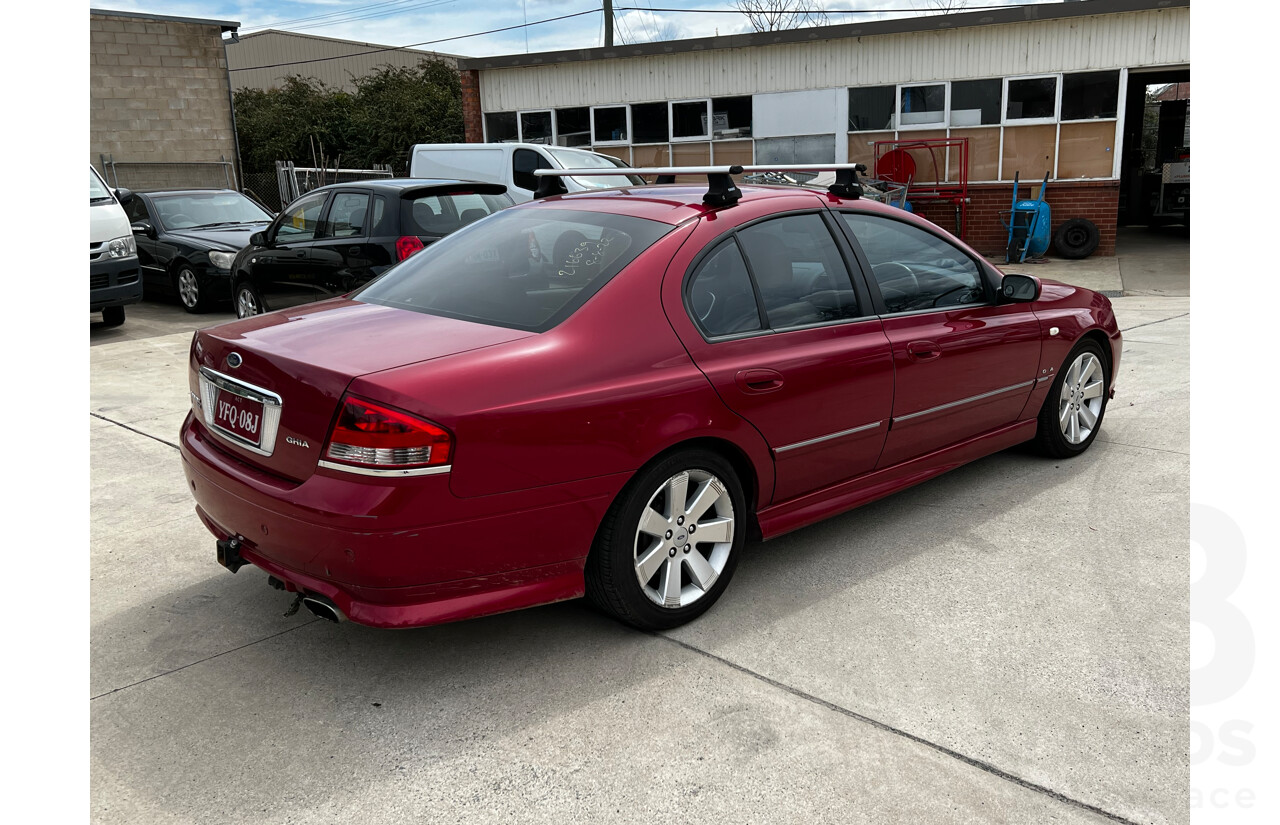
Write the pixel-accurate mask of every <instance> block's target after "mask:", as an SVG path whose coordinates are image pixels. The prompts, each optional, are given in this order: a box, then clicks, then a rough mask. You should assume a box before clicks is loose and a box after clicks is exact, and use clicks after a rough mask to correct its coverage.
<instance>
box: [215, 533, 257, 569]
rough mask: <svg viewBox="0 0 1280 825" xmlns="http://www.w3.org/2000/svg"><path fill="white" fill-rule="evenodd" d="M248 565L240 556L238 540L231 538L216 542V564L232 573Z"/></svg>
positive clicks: (234, 537)
mask: <svg viewBox="0 0 1280 825" xmlns="http://www.w3.org/2000/svg"><path fill="white" fill-rule="evenodd" d="M248 563H249V562H247V561H245V560H244V559H243V558H242V557H241V556H240V539H239V538H237V537H236V536H232V537H231V538H229V539H220V540H219V541H218V564H220V565H222V566H223V567H225V568H227V569H228V570H230V571H231V572H232V573H234V572H236V571H237V570H239V569H240V568H241V567H244V566H245V565H246V564H248Z"/></svg>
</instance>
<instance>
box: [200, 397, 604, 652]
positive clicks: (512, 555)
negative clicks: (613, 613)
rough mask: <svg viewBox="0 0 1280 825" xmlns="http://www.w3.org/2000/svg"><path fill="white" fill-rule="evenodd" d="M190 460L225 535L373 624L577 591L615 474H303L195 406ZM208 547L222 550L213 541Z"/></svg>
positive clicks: (292, 584)
mask: <svg viewBox="0 0 1280 825" xmlns="http://www.w3.org/2000/svg"><path fill="white" fill-rule="evenodd" d="M181 450H182V457H183V471H184V473H185V475H186V478H187V483H188V487H189V489H190V490H191V492H192V495H193V496H194V497H195V500H196V504H197V507H196V512H197V514H198V515H199V516H200V518H201V520H202V521H203V522H204V524H205V526H206V527H207V528H208V529H209V531H210V532H211V533H212V534H213V535H214V536H215V537H216V538H218V539H227V538H233V537H237V538H239V540H240V546H241V550H240V554H241V556H242V557H243V558H244V559H245V560H246V561H248V562H250V563H252V564H254V565H255V566H257V567H260V568H262V569H263V570H266V571H268V572H270V573H271V574H272V575H273V576H275V577H276V578H278V579H280V580H281V581H283V582H285V584H286V587H288V588H289V589H292V590H298V591H302V592H309V593H313V594H319V595H322V596H325V597H327V598H328V599H330V600H331V601H332V602H333V603H334V604H335V605H336V606H337V607H338V609H339V610H341V611H342V613H343V615H344V616H346V617H347V618H349V619H351V620H352V621H355V622H358V623H360V624H367V625H372V626H375V627H413V626H420V625H427V624H436V623H439V622H446V621H453V620H456V619H463V618H470V617H475V616H481V615H486V614H489V613H497V612H502V611H505V610H514V609H517V608H520V607H528V606H532V605H536V604H544V603H548V602H553V601H559V600H562V599H569V598H575V597H577V596H580V595H582V593H583V577H582V570H583V564H584V561H585V557H586V555H587V553H588V551H589V550H590V548H591V543H592V541H593V540H594V537H595V532H596V528H597V527H598V525H599V524H600V521H601V519H603V517H604V513H605V511H606V510H607V508H608V506H609V504H610V503H611V502H612V500H613V497H614V495H615V494H616V492H617V490H618V489H619V488H620V487H621V485H622V484H623V483H624V482H625V478H619V477H616V476H610V477H605V478H602V479H590V480H587V481H582V482H573V483H570V484H564V485H556V486H555V487H554V488H546V487H543V488H535V489H532V490H526V491H521V492H518V493H507V494H502V495H498V496H484V497H478V498H470V499H460V498H456V497H454V496H453V495H452V493H451V492H450V490H449V477H448V476H447V475H436V476H422V477H418V478H412V479H394V480H383V479H373V478H369V477H365V476H356V475H351V476H348V474H346V473H341V472H335V471H331V470H317V471H316V473H315V474H314V475H312V476H311V477H310V478H309V479H307V480H306V481H304V482H302V483H301V484H293V483H288V482H284V481H283V480H281V479H274V478H273V477H270V476H266V474H263V473H261V472H260V471H257V470H255V469H253V468H250V467H248V466H247V465H243V464H241V463H239V462H238V461H237V460H236V459H235V458H234V457H232V456H230V455H229V454H228V453H226V452H224V451H223V450H221V449H220V448H219V445H218V442H217V441H216V436H213V435H212V434H210V433H209V432H208V431H207V430H205V429H204V427H203V424H201V423H200V422H199V421H197V420H195V419H194V418H193V417H192V416H188V418H187V422H186V423H185V424H184V425H183V429H182V438H181ZM209 551H210V556H213V554H214V548H213V547H212V546H211V547H210V548H209Z"/></svg>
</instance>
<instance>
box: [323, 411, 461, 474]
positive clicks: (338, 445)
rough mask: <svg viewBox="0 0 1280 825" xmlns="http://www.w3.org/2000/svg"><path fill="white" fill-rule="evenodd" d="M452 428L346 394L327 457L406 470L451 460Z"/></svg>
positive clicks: (376, 466)
mask: <svg viewBox="0 0 1280 825" xmlns="http://www.w3.org/2000/svg"><path fill="white" fill-rule="evenodd" d="M452 452H453V436H452V435H450V434H449V431H448V430H446V429H444V428H443V427H440V426H438V425H436V424H433V423H431V422H430V421H427V420H425V419H422V418H418V417H416V416H413V415H410V414H409V413H406V412H402V411H400V410H395V409H392V408H390V407H384V406H382V405H381V404H375V403H373V402H372V401H365V400H364V399H361V398H352V397H350V396H348V397H346V398H344V399H343V401H342V411H341V412H340V413H339V414H338V420H337V423H335V424H334V425H333V432H332V433H330V434H329V445H328V447H326V448H325V458H327V459H329V460H331V461H336V462H339V463H341V464H350V465H352V466H355V467H368V468H371V469H384V470H406V469H412V468H415V467H419V468H420V467H441V466H444V465H446V464H448V463H449V456H450V454H451V453H452Z"/></svg>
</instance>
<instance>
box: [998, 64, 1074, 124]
mask: <svg viewBox="0 0 1280 825" xmlns="http://www.w3.org/2000/svg"><path fill="white" fill-rule="evenodd" d="M1046 78H1052V79H1053V88H1054V94H1053V115H1052V116H1051V117H1017V118H1010V117H1009V82H1010V81H1014V80H1043V79H1046ZM1061 112H1062V73H1061V72H1049V73H1046V74H1023V75H1013V76H1011V77H1006V78H1005V79H1004V89H1003V90H1002V91H1001V93H1000V125H1001V126H1040V125H1044V124H1049V123H1057V122H1058V115H1059V114H1060V113H1061Z"/></svg>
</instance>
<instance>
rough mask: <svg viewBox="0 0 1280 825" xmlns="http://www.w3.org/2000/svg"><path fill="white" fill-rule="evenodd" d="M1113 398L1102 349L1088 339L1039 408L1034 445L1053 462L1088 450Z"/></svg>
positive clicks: (1060, 371) (1075, 351)
mask: <svg viewBox="0 0 1280 825" xmlns="http://www.w3.org/2000/svg"><path fill="white" fill-rule="evenodd" d="M1110 394H1111V371H1110V366H1109V365H1108V363H1107V358H1106V354H1105V353H1104V352H1103V350H1102V346H1101V345H1100V344H1099V343H1098V342H1097V341H1096V340H1094V339H1092V338H1086V339H1085V340H1083V341H1081V342H1080V343H1079V344H1077V345H1076V347H1075V348H1074V349H1072V350H1071V354H1070V355H1068V356H1067V359H1066V361H1064V362H1063V365H1062V369H1061V370H1059V371H1058V375H1057V377H1055V378H1054V379H1053V383H1052V384H1051V385H1050V386H1049V396H1048V397H1047V398H1045V400H1044V405H1043V406H1042V407H1041V408H1040V416H1039V419H1038V426H1037V428H1036V437H1035V443H1036V446H1037V447H1038V448H1039V450H1040V452H1042V453H1044V454H1045V455H1048V456H1051V457H1053V458H1071V457H1072V456H1077V455H1080V453H1083V452H1084V451H1085V450H1087V449H1089V445H1090V444H1092V443H1093V440H1094V439H1095V438H1097V437H1098V430H1100V429H1101V428H1102V418H1103V416H1104V415H1106V412H1107V399H1108V396H1110Z"/></svg>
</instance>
